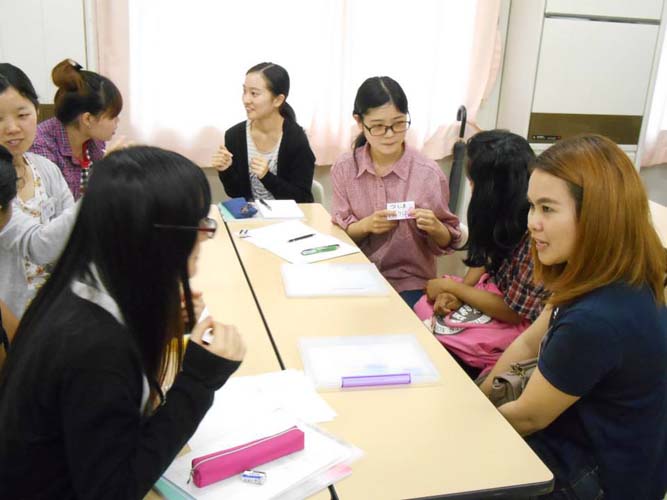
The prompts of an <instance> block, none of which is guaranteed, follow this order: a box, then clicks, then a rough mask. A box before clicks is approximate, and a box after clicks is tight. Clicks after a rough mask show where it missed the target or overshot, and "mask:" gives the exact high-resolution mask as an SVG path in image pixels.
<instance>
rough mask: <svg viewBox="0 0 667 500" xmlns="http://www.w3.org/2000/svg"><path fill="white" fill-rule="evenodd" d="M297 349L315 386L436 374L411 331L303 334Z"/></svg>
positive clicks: (429, 379)
mask: <svg viewBox="0 0 667 500" xmlns="http://www.w3.org/2000/svg"><path fill="white" fill-rule="evenodd" d="M299 351H300V352H301V359H302V361H303V366H304V371H305V372H306V375H307V376H308V377H309V378H310V379H311V380H312V381H313V383H314V384H315V386H316V387H317V388H318V389H336V388H339V389H346V388H363V387H368V388H370V387H382V386H397V385H411V384H425V383H433V382H436V381H437V380H438V379H439V378H440V374H439V373H438V370H437V369H436V367H435V366H434V365H433V363H432V362H431V360H430V358H429V357H428V354H426V351H424V348H423V347H422V346H421V344H420V343H419V341H418V340H417V337H416V336H415V335H413V334H395V335H366V336H354V337H304V338H301V339H299Z"/></svg>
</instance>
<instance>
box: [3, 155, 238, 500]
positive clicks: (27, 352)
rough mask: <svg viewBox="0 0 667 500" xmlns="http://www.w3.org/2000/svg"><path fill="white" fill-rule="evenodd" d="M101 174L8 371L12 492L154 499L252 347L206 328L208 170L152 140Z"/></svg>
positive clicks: (227, 329)
mask: <svg viewBox="0 0 667 500" xmlns="http://www.w3.org/2000/svg"><path fill="white" fill-rule="evenodd" d="M95 169H96V170H95V175H94V176H91V178H90V183H89V185H88V190H87V192H86V196H85V197H84V198H83V199H82V202H81V209H80V212H79V216H78V217H77V220H76V223H75V226H74V229H73V231H72V235H71V237H70V239H69V241H68V243H67V246H66V248H65V250H64V252H63V255H62V257H61V258H60V259H59V261H58V263H57V265H56V267H55V269H54V270H53V273H52V275H51V278H50V279H49V280H48V281H47V282H46V284H45V285H44V286H43V287H42V288H41V289H40V291H39V293H38V294H37V296H36V297H35V299H34V300H33V302H32V303H31V304H30V306H29V307H28V310H27V311H26V313H25V315H24V317H23V319H22V320H21V323H20V325H19V328H18V331H17V332H16V336H15V337H14V341H13V343H12V346H11V349H10V351H9V356H8V358H7V361H6V363H5V366H4V367H3V370H2V371H1V372H0V428H1V429H2V433H0V497H2V498H18V497H20V498H54V499H55V498H127V499H131V498H136V499H140V498H143V497H144V495H145V494H146V493H147V492H148V490H149V489H150V488H151V486H152V485H153V484H154V483H155V481H156V480H157V479H158V478H159V477H160V475H161V474H162V473H163V472H164V470H165V469H166V468H167V467H168V466H169V464H170V463H171V462H172V460H173V459H174V457H176V455H177V454H178V453H179V451H180V450H181V449H182V448H183V446H184V445H185V443H186V442H187V440H188V439H189V438H190V436H191V435H192V434H193V433H194V432H195V430H196V428H197V426H198V424H199V422H200V421H201V420H202V418H203V417H204V415H205V413H206V411H207V410H208V409H209V407H210V406H211V404H212V402H213V395H214V392H215V391H216V390H217V389H219V388H220V387H221V386H222V385H223V384H224V383H225V382H226V380H227V379H228V378H229V376H230V375H231V374H232V373H233V372H234V371H235V370H236V369H237V368H238V366H239V364H240V362H241V360H242V359H243V357H244V354H245V347H244V344H243V341H242V339H241V337H240V336H239V334H238V332H237V331H236V328H235V327H233V326H227V325H222V324H220V323H217V322H214V321H213V319H211V318H210V317H209V318H207V319H205V320H203V321H202V322H200V323H198V324H196V325H195V315H194V311H193V305H192V297H191V293H190V286H189V278H190V277H191V276H193V275H194V274H195V272H196V270H197V259H198V255H199V250H200V244H201V242H202V241H203V240H205V239H206V237H207V236H212V234H213V233H214V232H215V226H214V224H213V223H212V222H211V221H210V220H208V219H206V215H207V212H208V210H209V206H210V202H211V194H210V189H209V186H208V181H207V180H206V177H205V175H204V174H203V172H202V171H201V169H200V168H199V167H197V165H195V164H194V163H192V162H191V161H189V160H187V159H186V158H184V157H183V156H181V155H179V154H177V153H172V152H169V151H164V150H161V149H158V148H152V147H131V148H129V149H124V150H120V151H116V152H114V153H111V154H110V155H108V156H107V157H105V158H104V159H102V160H100V161H99V162H98V163H97V165H96V167H95ZM181 290H182V291H183V296H184V300H185V304H186V310H187V311H188V314H187V321H184V320H183V317H182V315H181V307H180V300H181V299H180V297H181V295H180V294H181ZM209 328H211V329H212V333H213V337H212V340H211V342H210V343H209V344H207V343H205V342H204V341H203V340H202V335H203V333H204V332H205V330H207V329H209ZM190 330H191V331H192V334H191V336H190V340H189V342H188V343H187V346H185V344H184V342H183V333H184V331H190ZM184 346H185V347H184ZM183 351H184V352H183ZM167 374H176V375H175V376H173V380H172V377H169V380H168V375H167ZM169 385H170V386H171V388H170V389H169V390H168V392H167V393H166V395H163V394H162V388H163V387H166V386H169ZM35 471H38V473H35Z"/></svg>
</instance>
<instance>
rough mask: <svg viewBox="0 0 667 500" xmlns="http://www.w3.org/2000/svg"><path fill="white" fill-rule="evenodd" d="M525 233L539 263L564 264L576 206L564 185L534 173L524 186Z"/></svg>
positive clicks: (574, 226) (571, 245)
mask: <svg viewBox="0 0 667 500" xmlns="http://www.w3.org/2000/svg"><path fill="white" fill-rule="evenodd" d="M528 201H529V202H530V212H529V213H528V229H529V231H530V236H531V238H532V239H533V241H534V242H535V248H536V250H537V256H538V258H539V259H540V262H541V263H542V264H544V265H547V266H552V265H554V264H562V263H564V262H567V261H568V259H569V258H570V257H571V255H572V253H573V252H574V246H575V242H576V237H577V206H576V202H575V200H574V198H573V197H572V194H571V193H570V190H569V189H568V186H567V183H566V182H565V181H564V180H562V179H559V178H558V177H555V176H553V175H551V174H547V173H546V172H543V171H541V170H535V171H534V172H533V174H532V175H531V176H530V181H529V183H528Z"/></svg>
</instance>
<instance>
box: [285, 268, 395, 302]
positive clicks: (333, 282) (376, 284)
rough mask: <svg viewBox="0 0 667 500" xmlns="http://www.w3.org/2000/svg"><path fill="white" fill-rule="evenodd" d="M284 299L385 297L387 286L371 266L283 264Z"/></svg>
mask: <svg viewBox="0 0 667 500" xmlns="http://www.w3.org/2000/svg"><path fill="white" fill-rule="evenodd" d="M280 270H281V273H282V277H283V286H284V287H285V295H287V296H288V297H325V296H377V295H388V294H389V285H388V284H387V282H386V280H385V279H384V278H383V277H382V275H381V274H380V272H379V271H378V270H377V268H376V267H375V266H374V265H373V264H362V263H355V264H335V263H321V264H316V265H309V264H283V265H282V266H281V269H280Z"/></svg>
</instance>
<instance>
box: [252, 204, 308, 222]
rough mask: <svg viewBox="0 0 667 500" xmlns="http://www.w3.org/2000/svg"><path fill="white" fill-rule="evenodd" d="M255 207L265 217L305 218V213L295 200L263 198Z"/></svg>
mask: <svg viewBox="0 0 667 500" xmlns="http://www.w3.org/2000/svg"><path fill="white" fill-rule="evenodd" d="M255 208H257V210H259V214H260V215H261V217H262V218H264V219H303V218H304V217H305V215H304V214H303V210H301V208H299V205H297V204H296V201H294V200H262V201H256V202H255Z"/></svg>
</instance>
